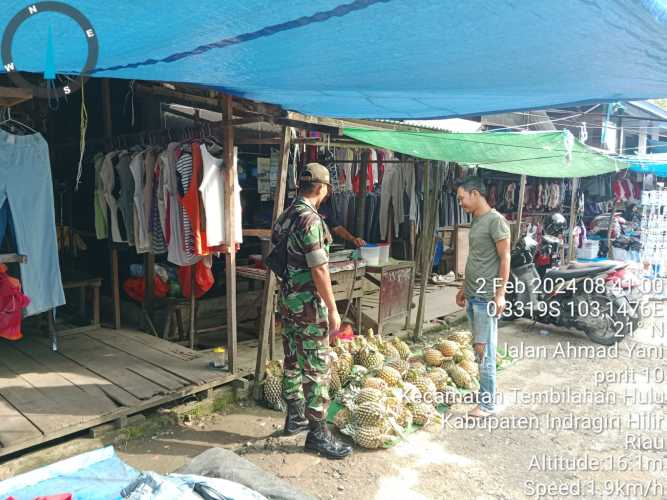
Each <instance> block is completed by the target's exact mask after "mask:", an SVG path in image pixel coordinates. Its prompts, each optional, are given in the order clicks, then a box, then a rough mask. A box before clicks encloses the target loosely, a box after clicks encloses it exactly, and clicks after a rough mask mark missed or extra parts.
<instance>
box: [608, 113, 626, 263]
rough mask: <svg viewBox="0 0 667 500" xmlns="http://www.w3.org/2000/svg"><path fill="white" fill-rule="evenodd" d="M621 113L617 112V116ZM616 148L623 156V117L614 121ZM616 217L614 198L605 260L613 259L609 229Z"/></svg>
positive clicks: (609, 231)
mask: <svg viewBox="0 0 667 500" xmlns="http://www.w3.org/2000/svg"><path fill="white" fill-rule="evenodd" d="M620 113H622V111H619V114H620ZM616 148H617V149H618V154H619V155H622V154H623V117H622V116H619V117H618V118H617V120H616ZM615 215H616V199H615V198H614V204H613V206H612V207H611V215H610V216H609V229H608V230H607V259H610V260H611V259H613V258H614V247H613V245H612V244H611V228H612V227H613V226H614V216H615Z"/></svg>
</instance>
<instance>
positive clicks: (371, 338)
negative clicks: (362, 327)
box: [366, 328, 384, 348]
mask: <svg viewBox="0 0 667 500" xmlns="http://www.w3.org/2000/svg"><path fill="white" fill-rule="evenodd" d="M366 342H368V345H372V346H374V347H377V348H379V347H380V345H381V344H383V343H384V342H382V339H381V338H380V337H376V336H375V333H373V329H372V328H369V329H368V331H367V332H366Z"/></svg>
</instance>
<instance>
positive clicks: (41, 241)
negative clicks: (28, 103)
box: [0, 130, 65, 316]
mask: <svg viewBox="0 0 667 500" xmlns="http://www.w3.org/2000/svg"><path fill="white" fill-rule="evenodd" d="M8 222H11V224H12V227H13V229H14V237H15V239H16V250H17V251H18V253H19V254H22V255H26V256H27V257H28V262H27V263H25V264H21V285H22V287H23V293H25V294H26V295H27V296H28V297H30V304H29V305H28V307H27V308H26V315H28V316H31V315H34V314H38V313H41V312H44V311H47V310H49V309H52V308H54V307H57V306H61V305H63V304H64V303H65V293H64V291H63V284H62V278H61V276H60V265H59V263H58V242H57V239H56V225H55V214H54V208H53V184H52V182H51V163H50V161H49V147H48V145H47V143H46V141H45V140H44V138H43V137H42V136H41V134H33V135H26V136H21V135H13V134H8V133H7V132H5V131H3V130H0V241H2V239H3V238H4V232H5V231H4V229H5V228H6V226H7V223H8Z"/></svg>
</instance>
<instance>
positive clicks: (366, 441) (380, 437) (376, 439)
mask: <svg viewBox="0 0 667 500" xmlns="http://www.w3.org/2000/svg"><path fill="white" fill-rule="evenodd" d="M388 432H389V427H388V426H387V425H386V424H380V425H376V426H365V427H358V426H354V430H353V434H352V435H353V439H354V442H355V443H357V444H358V445H359V446H361V447H362V448H369V449H376V448H382V447H384V445H385V442H386V441H387V440H388V439H390V438H391V436H390V435H389V434H388Z"/></svg>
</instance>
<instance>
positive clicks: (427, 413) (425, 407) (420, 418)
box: [408, 403, 435, 425]
mask: <svg viewBox="0 0 667 500" xmlns="http://www.w3.org/2000/svg"><path fill="white" fill-rule="evenodd" d="M408 409H409V410H410V413H412V418H413V422H414V423H415V424H417V425H426V424H427V423H428V421H429V420H430V419H431V417H433V415H434V413H435V410H434V409H433V407H432V406H431V405H429V404H427V403H410V404H408Z"/></svg>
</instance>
